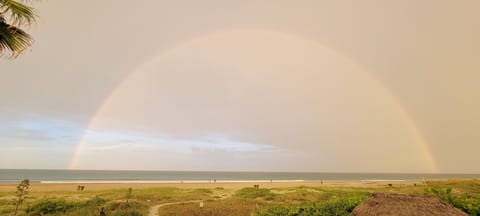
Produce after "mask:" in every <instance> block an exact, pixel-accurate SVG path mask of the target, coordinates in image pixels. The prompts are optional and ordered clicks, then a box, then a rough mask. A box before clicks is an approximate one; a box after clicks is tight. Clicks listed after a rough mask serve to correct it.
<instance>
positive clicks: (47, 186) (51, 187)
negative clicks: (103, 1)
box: [0, 180, 422, 191]
mask: <svg viewBox="0 0 480 216" xmlns="http://www.w3.org/2000/svg"><path fill="white" fill-rule="evenodd" d="M255 184H258V185H260V187H262V188H285V187H299V186H308V187H320V186H324V187H384V186H386V185H388V184H392V185H396V186H404V185H405V186H406V185H413V184H422V181H421V180H405V181H403V180H402V181H399V180H395V181H388V180H385V181H375V180H372V181H369V180H362V181H323V182H321V181H292V182H275V181H274V182H265V181H260V182H254V181H249V182H216V183H213V182H210V183H209V182H205V183H202V182H194V183H190V182H183V183H181V182H178V183H116V182H106V183H89V182H75V183H32V184H31V186H30V190H36V191H55V190H76V189H77V186H78V185H84V186H85V188H86V190H104V189H122V188H129V187H131V188H152V187H178V188H216V187H223V188H225V189H234V190H235V189H240V188H245V187H252V186H253V185H255ZM16 185H17V184H14V183H2V184H0V191H14V190H15V189H16Z"/></svg>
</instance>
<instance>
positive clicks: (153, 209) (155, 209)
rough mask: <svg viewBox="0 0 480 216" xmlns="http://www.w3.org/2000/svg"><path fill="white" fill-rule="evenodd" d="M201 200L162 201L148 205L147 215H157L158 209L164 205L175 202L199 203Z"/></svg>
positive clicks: (175, 203)
mask: <svg viewBox="0 0 480 216" xmlns="http://www.w3.org/2000/svg"><path fill="white" fill-rule="evenodd" d="M199 202H202V200H189V201H182V202H170V203H163V204H159V205H154V206H152V207H150V210H149V211H148V216H158V209H159V208H161V207H164V206H169V205H177V204H184V203H199Z"/></svg>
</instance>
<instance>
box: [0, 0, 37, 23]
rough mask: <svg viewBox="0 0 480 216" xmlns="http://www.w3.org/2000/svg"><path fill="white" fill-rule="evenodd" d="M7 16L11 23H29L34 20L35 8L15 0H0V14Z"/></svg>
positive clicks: (35, 16) (35, 15)
mask: <svg viewBox="0 0 480 216" xmlns="http://www.w3.org/2000/svg"><path fill="white" fill-rule="evenodd" d="M1 15H4V16H9V18H10V19H11V20H12V22H13V23H12V24H13V25H24V24H26V25H30V24H32V23H33V22H35V19H36V18H37V14H36V12H35V10H34V9H33V8H32V7H30V6H27V5H25V4H23V3H20V2H18V1H15V0H0V16H1Z"/></svg>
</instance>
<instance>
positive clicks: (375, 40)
mask: <svg viewBox="0 0 480 216" xmlns="http://www.w3.org/2000/svg"><path fill="white" fill-rule="evenodd" d="M34 7H35V8H37V10H38V13H39V15H40V19H39V21H38V23H37V24H36V25H35V26H33V27H32V28H30V29H29V30H28V31H29V32H30V33H31V34H32V35H33V36H34V37H35V44H34V45H33V47H32V48H31V50H29V51H27V52H26V53H25V54H24V55H22V56H21V57H20V58H18V59H15V60H13V61H12V60H1V61H0V75H1V78H0V123H1V124H0V168H55V169H64V168H73V169H148V170H150V169H153V170H251V171H330V172H460V173H480V166H478V164H480V157H479V156H478V152H480V132H479V131H480V85H479V82H480V73H479V72H480V39H479V38H480V26H479V25H478V20H480V14H479V13H478V10H479V9H480V2H479V1H476V0H470V1H469V0H457V1H450V0H421V1H418V0H407V1H381V0H378V1H373V0H367V1H354V0H352V1H318V0H314V1H278V0H276V1H223V0H218V1H182V0H181V1H154V0H151V1H148V0H142V1H135V2H129V4H119V2H118V1H113V0H104V1H95V2H93V1H91V2H89V1H55V0H54V1H41V2H38V3H34Z"/></svg>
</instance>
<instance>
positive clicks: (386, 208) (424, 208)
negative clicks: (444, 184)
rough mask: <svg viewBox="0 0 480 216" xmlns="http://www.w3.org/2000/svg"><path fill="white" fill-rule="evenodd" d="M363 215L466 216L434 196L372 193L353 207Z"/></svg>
mask: <svg viewBox="0 0 480 216" xmlns="http://www.w3.org/2000/svg"><path fill="white" fill-rule="evenodd" d="M351 215H353V216H363V215H398V216H402V215H424V216H429V215H432V216H433V215H445V216H456V215H461V216H468V215H467V214H466V213H465V212H463V211H461V210H459V209H457V208H455V207H453V206H452V205H450V204H448V203H446V202H444V201H443V200H440V199H439V198H437V197H434V196H425V195H407V194H383V193H374V194H372V195H371V196H370V197H369V198H367V199H366V200H365V201H363V202H362V203H361V204H360V205H358V206H357V207H355V209H353V212H352V214H351Z"/></svg>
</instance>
